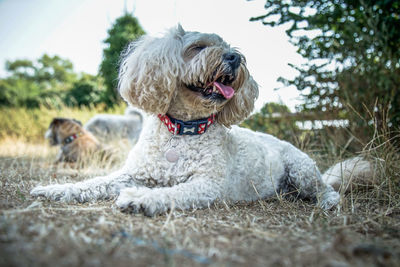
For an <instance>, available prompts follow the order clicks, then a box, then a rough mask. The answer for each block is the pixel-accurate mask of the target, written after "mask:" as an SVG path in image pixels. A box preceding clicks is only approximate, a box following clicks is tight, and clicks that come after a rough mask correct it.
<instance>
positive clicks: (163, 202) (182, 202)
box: [116, 178, 222, 216]
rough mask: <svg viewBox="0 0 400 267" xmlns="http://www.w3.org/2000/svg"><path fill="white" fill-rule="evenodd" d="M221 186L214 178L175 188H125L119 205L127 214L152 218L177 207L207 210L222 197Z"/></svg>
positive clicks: (200, 179) (192, 181) (187, 183)
mask: <svg viewBox="0 0 400 267" xmlns="http://www.w3.org/2000/svg"><path fill="white" fill-rule="evenodd" d="M221 192H222V191H221V186H220V185H219V184H218V183H217V182H215V180H214V181H213V180H212V179H206V178H198V179H193V180H191V181H189V182H185V183H181V184H178V185H175V186H172V187H161V188H147V187H141V188H138V187H133V188H126V189H123V190H122V191H121V193H120V195H119V197H118V199H117V201H116V205H117V206H118V207H119V208H120V209H121V210H122V211H125V212H133V213H139V212H143V213H144V214H145V215H147V216H153V215H155V214H160V213H164V212H166V211H168V210H169V209H171V208H173V207H175V208H177V209H180V210H185V209H189V208H204V207H207V206H208V205H210V204H211V203H212V202H214V201H215V200H216V199H217V198H219V197H221V195H222V193H221Z"/></svg>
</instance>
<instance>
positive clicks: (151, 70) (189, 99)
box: [31, 26, 339, 216]
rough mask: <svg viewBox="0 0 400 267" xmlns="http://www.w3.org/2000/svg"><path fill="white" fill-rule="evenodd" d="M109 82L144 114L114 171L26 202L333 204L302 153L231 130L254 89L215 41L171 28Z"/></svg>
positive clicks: (153, 207)
mask: <svg viewBox="0 0 400 267" xmlns="http://www.w3.org/2000/svg"><path fill="white" fill-rule="evenodd" d="M119 78H120V81H119V89H120V93H121V95H122V97H123V98H124V99H125V100H126V101H127V102H128V103H129V104H131V105H132V106H136V107H138V108H141V109H143V110H144V111H146V112H147V113H149V114H152V116H149V118H148V121H147V122H146V123H145V126H144V128H143V130H142V133H141V135H140V138H139V141H138V143H137V144H136V146H134V148H133V149H132V150H131V152H130V154H129V156H128V158H127V160H126V163H125V165H124V166H123V168H122V169H121V170H119V171H117V172H115V173H112V174H110V175H108V176H103V177H96V178H92V179H90V180H86V181H82V182H78V183H75V184H72V183H69V184H56V185H49V186H38V187H36V188H34V189H33V190H32V192H31V194H32V195H34V196H45V197H47V198H49V199H53V200H62V201H73V200H76V201H79V202H84V201H94V200H97V199H108V198H114V197H117V200H116V205H117V206H118V207H119V208H121V209H122V210H123V211H130V212H143V213H144V214H146V215H149V216H152V215H154V214H159V213H164V212H166V211H168V210H169V209H171V208H172V207H175V208H178V209H189V208H192V207H193V208H202V207H207V206H208V205H210V204H211V203H212V202H214V201H216V200H228V201H233V202H234V201H254V200H257V199H262V198H268V197H273V196H276V195H277V194H280V193H289V192H295V194H296V195H297V196H298V197H301V198H309V199H312V200H315V201H316V202H317V204H318V205H319V206H320V207H321V208H323V209H330V208H332V207H333V206H335V205H336V204H337V203H338V202H339V194H338V193H337V192H335V191H334V190H333V188H332V187H331V186H330V185H328V184H326V183H325V182H323V180H322V177H321V174H320V172H319V170H318V168H317V166H316V164H315V162H314V161H313V160H312V159H311V158H310V157H309V156H307V155H306V154H305V153H303V152H301V151H300V150H298V149H297V148H296V147H294V146H293V145H291V144H289V143H287V142H284V141H281V140H278V139H277V138H275V137H273V136H270V135H267V134H262V133H256V132H253V131H250V130H248V129H243V128H240V127H237V126H234V124H237V123H239V122H240V121H242V120H243V119H245V118H246V117H247V116H248V115H249V114H250V112H251V111H252V109H253V105H254V101H255V99H256V98H257V96H258V87H257V84H256V82H255V81H254V80H253V79H252V77H251V76H250V75H249V72H248V70H247V68H246V62H245V59H244V57H243V55H241V54H240V53H239V52H238V51H237V50H236V49H234V48H231V47H230V46H229V45H228V44H227V43H225V42H224V41H223V40H222V39H221V38H220V37H219V36H217V35H215V34H204V33H198V32H185V31H184V30H183V29H182V28H181V27H180V26H179V27H177V29H172V30H171V31H169V32H168V33H167V34H166V35H165V36H164V37H161V38H152V37H148V36H146V37H143V38H141V39H140V40H139V41H137V42H134V43H132V44H131V46H130V47H129V48H128V51H127V53H126V55H125V57H124V59H123V62H122V66H121V69H120V77H119ZM335 175H337V174H335ZM328 178H329V177H328Z"/></svg>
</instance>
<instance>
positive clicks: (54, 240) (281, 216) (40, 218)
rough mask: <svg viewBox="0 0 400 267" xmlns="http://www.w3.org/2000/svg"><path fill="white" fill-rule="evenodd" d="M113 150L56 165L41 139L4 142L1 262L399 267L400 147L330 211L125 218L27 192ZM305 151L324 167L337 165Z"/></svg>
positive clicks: (272, 203) (298, 207)
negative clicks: (372, 181) (371, 179)
mask: <svg viewBox="0 0 400 267" xmlns="http://www.w3.org/2000/svg"><path fill="white" fill-rule="evenodd" d="M50 113H51V112H50ZM51 114H52V113H51ZM74 116H77V117H79V116H81V115H80V113H79V112H77V113H74ZM85 116H86V115H85ZM82 117H83V115H82ZM44 120H45V119H44ZM47 120H49V119H47ZM27 123H31V124H34V122H27ZM46 123H47V122H46ZM43 125H45V122H43ZM0 129H2V130H1V131H3V129H4V128H0ZM37 132H38V133H40V130H37ZM21 133H22V132H21ZM38 136H39V135H38ZM114 145H115V147H116V148H117V149H118V151H119V153H120V155H121V157H120V158H118V160H117V161H116V162H115V163H114V164H113V165H110V164H104V162H95V163H93V164H91V165H88V166H85V167H84V168H81V169H76V168H74V166H70V165H58V166H55V165H53V164H52V161H53V160H54V156H55V154H56V149H55V148H50V147H49V146H48V145H47V144H46V143H44V140H40V138H39V137H34V136H32V137H31V138H29V139H27V138H22V137H20V136H18V134H7V135H6V134H4V135H3V136H2V138H1V139H0V187H1V188H0V210H1V211H0V266H114V267H115V266H189V265H190V266H399V262H400V231H399V230H400V196H399V184H398V181H399V177H398V175H399V169H400V166H399V165H400V164H398V163H399V162H400V161H397V160H398V151H397V150H394V152H393V151H392V150H390V149H385V150H384V155H385V156H386V157H387V158H385V161H386V164H385V166H380V167H379V168H380V172H379V174H378V175H379V177H378V181H379V182H378V183H377V184H376V185H375V186H373V187H372V188H369V189H368V190H367V189H365V188H358V189H357V190H353V191H352V192H351V193H348V194H343V195H342V199H341V203H340V205H339V207H338V208H337V209H335V210H332V211H328V212H326V211H322V210H320V209H318V208H316V207H315V205H313V204H312V203H309V202H306V201H291V200H288V199H284V198H283V199H282V198H280V197H277V198H275V199H269V200H259V201H256V202H253V203H220V202H218V203H216V204H214V205H212V206H211V207H210V208H208V209H204V210H191V211H184V212H183V211H177V210H172V211H171V212H169V213H168V214H167V215H164V216H158V217H155V218H147V217H144V216H143V215H130V214H124V213H121V212H120V211H119V210H118V209H117V208H116V207H115V205H114V203H113V201H105V202H100V203H86V204H68V205H67V204H63V203H59V202H50V201H47V200H42V199H35V198H32V197H31V196H30V195H29V191H30V190H31V189H32V188H33V187H34V186H35V185H37V184H49V183H63V182H67V181H68V182H71V181H72V182H75V181H80V180H82V179H87V178H88V177H93V176H96V175H102V174H105V173H108V172H110V171H112V170H113V169H117V168H118V167H119V166H120V164H121V163H122V162H123V158H124V156H125V155H126V153H127V152H128V150H129V145H127V143H124V142H123V141H121V142H120V143H116V144H114ZM386 145H387V144H386V143H382V146H381V147H376V149H382V148H383V147H384V146H386ZM309 148H310V147H309ZM306 149H307V147H306ZM374 151H376V150H374ZM308 152H309V153H311V155H312V156H313V157H314V158H315V159H316V160H317V162H318V163H319V165H320V166H323V167H324V168H326V167H328V166H329V165H330V164H332V163H333V162H334V161H335V159H333V157H329V155H326V156H320V155H319V154H318V153H314V152H315V151H313V149H309V150H308ZM318 155H319V156H318ZM380 156H382V154H381V155H380ZM327 159H328V160H327Z"/></svg>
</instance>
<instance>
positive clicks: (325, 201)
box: [319, 191, 340, 210]
mask: <svg viewBox="0 0 400 267" xmlns="http://www.w3.org/2000/svg"><path fill="white" fill-rule="evenodd" d="M339 201H340V195H339V193H338V192H336V191H329V192H325V193H324V194H323V195H322V198H321V201H320V203H319V206H320V207H321V208H322V209H324V210H330V209H332V208H334V207H336V205H337V204H339Z"/></svg>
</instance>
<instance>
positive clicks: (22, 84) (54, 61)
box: [0, 54, 77, 107]
mask: <svg viewBox="0 0 400 267" xmlns="http://www.w3.org/2000/svg"><path fill="white" fill-rule="evenodd" d="M5 67H6V70H7V71H8V73H9V75H8V76H7V77H6V78H5V79H1V80H0V105H6V106H25V107H37V106H39V105H40V104H41V103H44V102H46V101H47V100H48V99H52V100H55V99H56V100H57V102H60V101H61V96H62V94H63V93H64V92H65V91H66V90H68V89H69V88H70V87H71V86H72V83H73V82H74V81H75V80H76V78H77V74H76V73H74V72H73V66H72V63H71V62H70V61H69V60H66V59H62V58H60V57H59V56H48V55H46V54H44V55H43V56H42V57H41V58H39V59H38V60H37V61H35V62H34V61H31V60H26V59H23V60H21V59H17V60H15V61H7V62H6V65H5ZM53 102H54V101H53Z"/></svg>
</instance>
